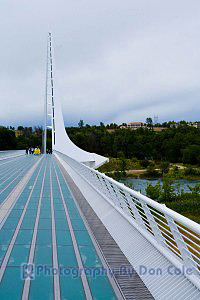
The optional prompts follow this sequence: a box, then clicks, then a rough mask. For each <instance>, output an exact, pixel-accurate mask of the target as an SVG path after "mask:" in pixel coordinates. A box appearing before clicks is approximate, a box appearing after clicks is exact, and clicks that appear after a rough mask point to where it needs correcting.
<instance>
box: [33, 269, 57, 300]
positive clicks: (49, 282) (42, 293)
mask: <svg viewBox="0 0 200 300" xmlns="http://www.w3.org/2000/svg"><path fill="white" fill-rule="evenodd" d="M43 299H44V300H54V295H53V276H52V275H50V276H48V275H47V276H45V275H44V272H41V274H40V275H37V276H36V277H35V279H34V280H32V281H31V286H30V294H29V300H43Z"/></svg>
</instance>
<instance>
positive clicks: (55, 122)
mask: <svg viewBox="0 0 200 300" xmlns="http://www.w3.org/2000/svg"><path fill="white" fill-rule="evenodd" d="M46 68H47V69H46V96H45V118H44V119H45V124H44V151H45V149H46V128H52V150H56V151H58V152H61V153H63V154H65V155H67V156H69V157H71V158H73V159H75V160H76V161H78V162H81V163H84V164H86V165H88V166H89V167H92V168H98V167H99V166H101V165H103V164H104V163H106V162H108V160H109V159H108V158H106V157H104V156H101V155H98V154H96V153H90V152H87V151H85V150H82V149H80V148H79V147H77V146H76V145H75V144H74V143H73V142H72V141H71V140H70V138H69V137H68V135H67V133H66V130H65V125H64V119H63V114H62V108H61V103H60V101H59V99H58V98H57V97H55V88H54V78H53V72H54V64H53V49H52V36H51V33H48V41H47V67H46ZM48 116H50V117H51V125H50V126H49V125H48Z"/></svg>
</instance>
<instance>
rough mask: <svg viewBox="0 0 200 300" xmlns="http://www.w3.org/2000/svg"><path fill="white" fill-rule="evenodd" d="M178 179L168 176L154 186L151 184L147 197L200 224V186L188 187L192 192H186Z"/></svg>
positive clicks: (147, 190) (148, 187)
mask: <svg viewBox="0 0 200 300" xmlns="http://www.w3.org/2000/svg"><path fill="white" fill-rule="evenodd" d="M175 180H176V177H172V176H171V175H169V174H167V175H165V176H164V177H163V181H162V184H161V183H160V181H158V183H157V184H156V185H155V186H153V185H152V184H149V185H148V186H147V188H146V195H147V196H148V197H149V198H151V199H154V200H156V201H158V202H160V203H164V204H165V205H166V206H167V207H169V208H171V209H173V210H175V211H176V212H178V213H180V214H182V215H184V216H185V217H188V218H190V219H192V220H193V221H195V222H198V223H200V184H196V185H195V186H194V187H190V186H188V188H189V189H190V192H187V193H186V192H184V188H183V187H182V186H181V184H180V182H176V181H175Z"/></svg>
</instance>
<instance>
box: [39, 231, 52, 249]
mask: <svg viewBox="0 0 200 300" xmlns="http://www.w3.org/2000/svg"><path fill="white" fill-rule="evenodd" d="M36 244H37V245H51V244H52V240H51V230H43V229H40V230H38V235H37V241H36Z"/></svg>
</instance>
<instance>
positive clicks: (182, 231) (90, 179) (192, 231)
mask: <svg viewBox="0 0 200 300" xmlns="http://www.w3.org/2000/svg"><path fill="white" fill-rule="evenodd" d="M56 154H57V155H58V157H60V158H61V159H62V160H64V161H65V162H66V163H67V164H68V165H69V166H70V167H71V168H72V169H73V170H74V171H75V172H76V173H77V174H79V176H81V177H82V178H83V179H84V180H85V182H87V183H88V184H90V186H92V187H93V188H94V189H95V190H96V191H98V193H99V194H100V195H101V196H102V197H104V198H106V199H107V200H108V201H109V202H110V203H111V204H112V205H113V207H114V208H115V209H116V210H117V211H118V212H120V214H121V215H122V216H123V217H124V218H126V219H127V220H128V221H129V222H130V223H131V224H132V226H133V227H135V228H137V230H138V231H139V232H140V233H141V234H142V235H143V236H144V237H145V238H146V239H147V240H148V241H149V242H150V243H151V244H152V245H153V246H154V247H155V248H156V249H157V250H159V251H160V253H162V255H164V256H165V257H166V258H167V259H168V260H169V261H170V262H171V263H172V264H173V265H174V266H176V267H178V268H183V267H185V268H187V269H188V268H191V269H192V270H193V272H192V273H193V274H192V275H187V274H185V275H184V277H185V279H187V280H189V281H190V282H192V284H194V285H195V286H196V287H197V288H198V289H199V290H200V225H199V224H197V223H195V222H193V221H191V220H190V219H188V218H186V217H184V216H182V215H180V214H178V213H176V212H174V211H173V210H171V209H169V208H167V207H166V206H164V205H162V204H160V203H157V202H156V201H154V200H152V199H150V198H148V197H146V196H144V195H142V194H140V193H139V192H136V191H134V190H132V189H130V188H128V187H126V186H125V185H123V184H121V183H119V182H117V181H115V180H113V179H112V178H110V177H108V176H106V175H104V174H102V173H100V172H98V171H96V170H94V169H92V168H89V167H87V166H85V165H83V164H81V163H79V162H77V161H75V160H73V159H72V158H70V157H68V156H66V155H64V154H62V153H58V152H56ZM76 184H77V185H78V186H79V182H77V181H76ZM141 263H142V262H141ZM158 265H159V263H158ZM199 297H200V293H199ZM177 299H179V298H177Z"/></svg>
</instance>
